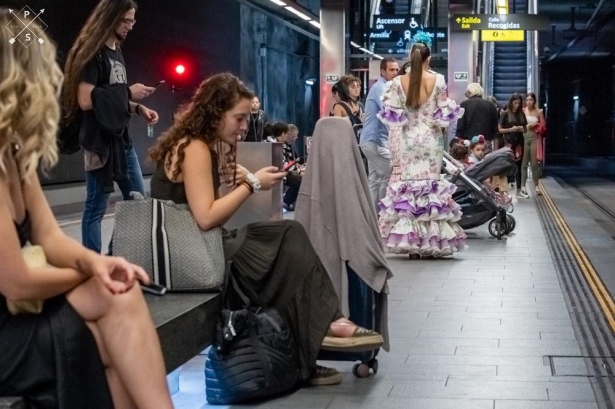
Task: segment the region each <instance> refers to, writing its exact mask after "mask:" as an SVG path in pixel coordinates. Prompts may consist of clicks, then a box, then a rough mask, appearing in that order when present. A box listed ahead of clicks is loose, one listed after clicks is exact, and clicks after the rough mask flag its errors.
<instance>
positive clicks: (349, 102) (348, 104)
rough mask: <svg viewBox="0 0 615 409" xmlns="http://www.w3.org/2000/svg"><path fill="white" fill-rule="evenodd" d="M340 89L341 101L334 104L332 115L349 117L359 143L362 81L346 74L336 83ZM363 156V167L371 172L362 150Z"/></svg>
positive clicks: (361, 122) (361, 121) (362, 114)
mask: <svg viewBox="0 0 615 409" xmlns="http://www.w3.org/2000/svg"><path fill="white" fill-rule="evenodd" d="M338 84H339V86H338V87H337V90H338V94H337V95H338V96H339V99H340V101H339V102H337V103H335V104H334V105H333V111H332V112H331V114H330V116H341V117H342V118H348V119H349V120H350V124H351V125H352V129H353V131H354V134H355V137H356V140H357V144H359V141H360V140H361V132H362V131H363V119H364V116H365V114H364V112H363V105H361V103H360V102H359V100H358V95H359V94H360V93H361V81H360V80H359V79H358V78H357V77H354V76H352V75H345V76H343V77H342V78H340V80H339V81H338V83H337V84H335V85H334V87H335V86H336V85H338ZM351 85H352V86H353V87H354V88H352V89H353V90H352V91H351V90H350V88H349V86H351ZM361 158H362V159H363V167H364V168H365V173H366V174H369V169H368V166H367V159H366V158H365V155H364V154H363V152H361Z"/></svg>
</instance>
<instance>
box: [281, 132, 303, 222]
mask: <svg viewBox="0 0 615 409" xmlns="http://www.w3.org/2000/svg"><path fill="white" fill-rule="evenodd" d="M298 135H299V128H297V126H296V125H294V124H288V132H287V133H286V141H285V142H284V168H285V169H286V170H287V171H288V175H287V176H286V178H285V179H284V184H285V185H286V186H287V189H286V193H284V198H283V202H282V205H283V206H284V210H286V211H288V212H292V211H294V210H295V202H296V201H297V195H299V189H300V188H301V180H302V178H303V172H304V171H305V165H301V164H299V156H298V155H297V153H296V152H295V149H294V142H295V141H296V140H297V137H298ZM293 162H294V164H293V165H292V166H290V167H288V165H289V164H290V163H293Z"/></svg>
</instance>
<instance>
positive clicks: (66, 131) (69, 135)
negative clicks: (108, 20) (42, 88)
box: [57, 53, 105, 155]
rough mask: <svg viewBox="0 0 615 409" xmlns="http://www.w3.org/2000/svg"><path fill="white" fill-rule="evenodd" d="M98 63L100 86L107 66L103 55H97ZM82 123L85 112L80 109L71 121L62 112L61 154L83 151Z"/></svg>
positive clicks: (59, 135) (60, 128) (59, 138)
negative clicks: (81, 143)
mask: <svg viewBox="0 0 615 409" xmlns="http://www.w3.org/2000/svg"><path fill="white" fill-rule="evenodd" d="M96 62H97V63H98V80H97V85H100V84H102V83H103V81H104V74H105V64H104V62H103V56H102V54H101V53H98V54H96ZM81 122H83V111H82V110H81V109H80V108H77V112H75V114H74V115H73V116H72V118H70V119H66V112H64V110H62V117H61V118H60V124H59V125H58V134H57V141H58V150H59V151H60V153H61V154H64V155H72V154H73V153H75V152H78V151H79V150H80V149H81V147H80V146H79V131H80V130H81Z"/></svg>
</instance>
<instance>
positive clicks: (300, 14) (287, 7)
mask: <svg viewBox="0 0 615 409" xmlns="http://www.w3.org/2000/svg"><path fill="white" fill-rule="evenodd" d="M284 8H285V9H286V10H288V11H290V12H291V13H293V14H294V15H295V16H298V17H300V18H302V19H304V20H305V21H310V20H311V19H312V18H311V17H310V16H308V15H306V14H303V13H302V12H300V11H299V10H297V9H295V8H293V7H290V6H286V7H284Z"/></svg>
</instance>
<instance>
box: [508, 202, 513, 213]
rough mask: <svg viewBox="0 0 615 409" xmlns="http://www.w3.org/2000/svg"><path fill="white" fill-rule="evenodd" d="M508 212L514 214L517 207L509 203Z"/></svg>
mask: <svg viewBox="0 0 615 409" xmlns="http://www.w3.org/2000/svg"><path fill="white" fill-rule="evenodd" d="M506 211H507V212H508V213H512V212H514V211H515V205H513V204H512V203H509V204H508V205H506Z"/></svg>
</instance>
